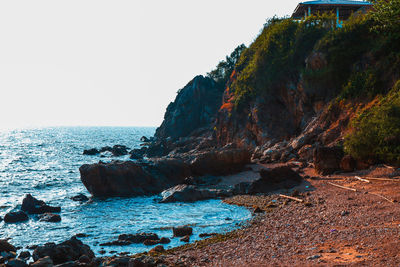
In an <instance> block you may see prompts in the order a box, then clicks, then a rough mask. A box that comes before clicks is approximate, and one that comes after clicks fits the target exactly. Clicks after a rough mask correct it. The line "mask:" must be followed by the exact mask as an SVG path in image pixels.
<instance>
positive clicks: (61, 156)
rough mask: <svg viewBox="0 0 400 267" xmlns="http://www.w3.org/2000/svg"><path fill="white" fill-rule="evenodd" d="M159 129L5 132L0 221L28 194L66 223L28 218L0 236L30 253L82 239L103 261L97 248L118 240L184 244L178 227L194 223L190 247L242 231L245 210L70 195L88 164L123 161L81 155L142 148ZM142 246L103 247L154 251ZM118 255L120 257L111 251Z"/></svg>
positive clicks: (79, 189)
mask: <svg viewBox="0 0 400 267" xmlns="http://www.w3.org/2000/svg"><path fill="white" fill-rule="evenodd" d="M154 131H155V128H151V127H147V128H144V127H143V128H142V127H55V128H38V129H18V130H3V131H0V216H1V217H4V215H5V213H7V212H8V211H10V210H12V209H15V208H16V207H18V205H20V204H21V202H22V199H23V197H24V195H25V194H27V193H31V194H32V195H33V196H34V197H36V198H38V199H41V200H44V201H45V202H46V203H48V204H50V205H53V206H61V207H62V212H61V214H60V215H61V217H62V221H61V222H59V223H48V222H40V221H39V220H38V219H37V217H35V216H30V219H29V221H27V222H23V223H16V224H6V223H4V222H3V221H2V222H0V238H11V240H10V243H12V244H13V245H15V246H21V247H23V248H25V247H26V246H28V245H41V244H44V243H46V242H61V241H64V240H66V239H69V238H70V237H71V236H73V235H75V234H77V233H84V234H87V235H88V236H87V237H84V238H80V239H81V240H82V241H83V242H84V243H85V244H88V245H89V246H90V247H91V248H92V249H93V251H94V252H95V253H96V254H97V255H98V256H99V254H98V252H99V251H100V250H101V249H102V247H101V246H100V245H99V244H101V243H104V242H109V241H113V240H116V239H117V238H118V235H119V234H135V233H137V232H154V233H157V234H158V235H159V236H160V237H169V238H171V241H172V242H171V243H170V244H168V245H165V247H166V248H170V247H174V246H178V245H182V244H184V243H183V242H181V241H179V239H178V238H172V230H171V228H172V227H173V226H179V225H192V226H193V229H194V234H193V236H192V237H191V242H192V241H194V240H198V239H200V238H199V237H198V234H200V233H210V232H218V233H223V232H226V231H230V230H233V229H235V228H238V227H239V226H240V225H241V224H242V223H244V222H246V221H247V220H248V219H250V218H251V213H250V212H249V211H248V210H247V209H245V208H242V207H237V206H232V205H228V204H225V203H222V202H221V201H220V200H207V201H199V202H196V203H168V204H159V203H158V200H159V196H149V197H135V198H112V199H106V200H101V199H93V200H92V201H90V202H86V203H80V202H75V201H72V200H71V199H70V197H72V196H74V195H76V194H78V193H84V194H86V195H87V196H89V193H88V192H87V190H86V188H85V187H84V186H83V184H82V183H81V181H80V174H79V167H80V166H81V165H82V164H86V163H95V162H98V161H99V160H102V161H106V162H107V161H111V160H112V159H124V160H129V158H128V156H125V157H119V158H115V157H111V156H108V157H105V158H100V157H99V156H86V155H82V152H83V150H84V149H88V148H93V147H97V148H100V147H103V146H107V145H108V146H113V145H115V144H121V145H126V146H128V147H130V148H138V147H139V144H140V142H139V139H140V137H141V136H143V135H144V136H152V135H153V134H154ZM150 248H151V247H146V246H144V245H142V244H139V245H136V244H135V245H130V246H123V247H118V246H115V247H104V249H105V250H106V252H107V253H106V255H110V254H111V253H110V251H116V252H130V253H139V252H143V251H147V250H149V249H150ZM113 253H115V252H113Z"/></svg>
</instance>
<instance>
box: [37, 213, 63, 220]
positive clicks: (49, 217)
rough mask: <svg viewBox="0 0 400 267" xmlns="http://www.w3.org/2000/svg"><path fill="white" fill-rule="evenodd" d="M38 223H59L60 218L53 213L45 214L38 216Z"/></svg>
mask: <svg viewBox="0 0 400 267" xmlns="http://www.w3.org/2000/svg"><path fill="white" fill-rule="evenodd" d="M39 218H40V219H39V221H41V222H61V216H60V215H58V214H53V213H45V214H41V215H39Z"/></svg>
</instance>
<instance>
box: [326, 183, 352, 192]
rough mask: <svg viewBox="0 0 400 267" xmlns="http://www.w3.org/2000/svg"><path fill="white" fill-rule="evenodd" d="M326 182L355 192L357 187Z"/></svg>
mask: <svg viewBox="0 0 400 267" xmlns="http://www.w3.org/2000/svg"><path fill="white" fill-rule="evenodd" d="M328 184H330V185H333V186H336V187H339V188H342V189H346V190H350V191H354V192H357V189H355V188H350V187H346V186H342V185H338V184H334V183H331V182H328Z"/></svg>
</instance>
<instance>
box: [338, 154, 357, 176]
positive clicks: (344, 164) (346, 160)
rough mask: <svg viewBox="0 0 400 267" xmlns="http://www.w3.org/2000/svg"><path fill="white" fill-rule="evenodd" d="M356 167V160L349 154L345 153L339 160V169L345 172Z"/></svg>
mask: <svg viewBox="0 0 400 267" xmlns="http://www.w3.org/2000/svg"><path fill="white" fill-rule="evenodd" d="M356 168H357V161H356V160H355V159H354V158H353V157H352V156H350V155H346V156H344V157H343V158H342V160H341V161H340V169H341V170H342V171H345V172H352V171H354V170H355V169H356Z"/></svg>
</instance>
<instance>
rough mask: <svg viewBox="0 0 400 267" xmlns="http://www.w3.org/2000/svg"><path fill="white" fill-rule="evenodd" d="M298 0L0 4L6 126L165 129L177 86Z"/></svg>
mask: <svg viewBox="0 0 400 267" xmlns="http://www.w3.org/2000/svg"><path fill="white" fill-rule="evenodd" d="M297 3H298V1H294V0H280V1H270V0H263V1H261V0H247V1H237V0H202V1H194V0H168V1H165V0H157V1H156V0H141V1H139V0H130V1H122V0H109V1H102V0H93V1H88V0H68V1H67V0H65V1H58V0H48V1H42V0H36V1H31V0H29V1H22V0H15V1H14V0H13V1H1V2H0V101H1V102H0V128H13V127H35V126H85V125H87V126H159V125H160V124H161V122H162V119H163V117H164V112H165V110H166V107H167V106H168V104H169V103H170V102H171V101H173V100H174V99H175V96H176V92H177V91H178V90H179V89H180V88H182V87H184V86H185V85H186V84H187V83H188V82H189V81H190V80H191V79H192V78H193V77H195V76H196V75H200V74H201V75H206V74H207V72H209V71H211V70H212V69H213V68H214V67H215V66H216V65H217V64H218V62H219V61H220V60H222V59H224V58H225V56H226V55H228V54H230V53H231V52H232V51H233V50H234V49H235V47H237V46H238V45H240V44H242V43H244V44H245V45H249V44H250V43H251V42H252V41H253V40H254V39H255V38H256V37H257V35H258V33H259V31H260V30H261V28H262V26H263V24H264V23H265V21H266V19H267V18H271V17H273V16H274V15H278V16H288V15H290V14H291V13H292V11H293V10H294V9H295V7H296V5H297Z"/></svg>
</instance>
